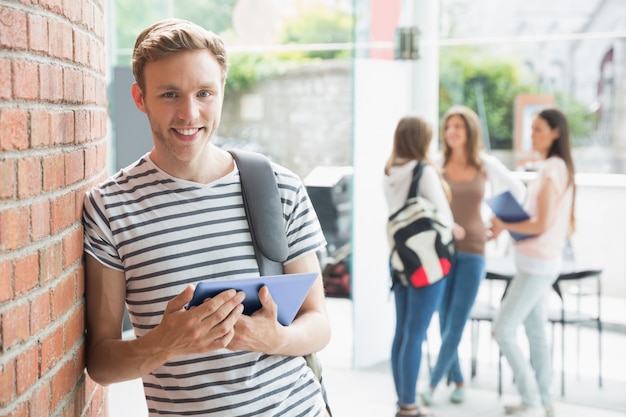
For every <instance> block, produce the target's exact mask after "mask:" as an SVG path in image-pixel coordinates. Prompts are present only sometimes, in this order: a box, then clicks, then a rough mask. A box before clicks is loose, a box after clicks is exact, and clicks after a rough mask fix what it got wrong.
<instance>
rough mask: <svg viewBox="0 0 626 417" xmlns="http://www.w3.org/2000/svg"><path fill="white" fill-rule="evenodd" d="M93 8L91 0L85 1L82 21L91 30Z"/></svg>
mask: <svg viewBox="0 0 626 417" xmlns="http://www.w3.org/2000/svg"><path fill="white" fill-rule="evenodd" d="M93 9H94V5H93V4H92V3H91V2H89V3H87V2H83V16H82V22H83V25H85V27H87V29H89V30H91V29H93Z"/></svg>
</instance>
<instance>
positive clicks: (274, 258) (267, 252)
mask: <svg viewBox="0 0 626 417" xmlns="http://www.w3.org/2000/svg"><path fill="white" fill-rule="evenodd" d="M228 152H230V154H231V155H232V156H233V158H235V162H236V163H237V168H238V169H239V181H241V194H242V198H243V205H244V209H245V211H246V218H247V219H248V227H249V228H250V234H251V235H252V244H253V245H254V253H255V256H256V259H257V263H258V265H259V271H260V273H261V275H278V274H282V273H283V262H284V261H285V260H287V256H288V255H289V249H288V243H287V235H286V234H285V225H284V224H283V207H282V202H281V200H280V192H279V191H278V183H277V182H276V176H275V174H274V169H273V168H272V165H271V164H270V161H269V160H268V159H267V158H266V157H265V155H262V154H260V153H255V152H248V151H242V150H239V149H237V150H230V151H228ZM304 358H305V360H306V362H307V365H308V366H309V367H310V368H311V369H312V370H313V373H315V376H316V377H317V379H318V380H319V382H320V386H321V389H322V397H324V402H325V403H326V410H327V411H328V414H329V415H330V416H331V417H332V412H331V410H330V406H329V404H328V398H327V395H326V388H325V387H324V384H323V382H322V367H321V363H320V362H319V359H318V358H317V355H316V354H315V353H310V354H308V355H306V356H305V357H304Z"/></svg>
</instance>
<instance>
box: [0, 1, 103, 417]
mask: <svg viewBox="0 0 626 417" xmlns="http://www.w3.org/2000/svg"><path fill="white" fill-rule="evenodd" d="M104 36H105V18H104V0H39V1H35V0H21V1H13V0H8V1H3V2H0V416H14V417H17V416H24V417H39V416H64V417H65V416H105V415H106V414H107V407H106V401H105V392H104V390H103V388H101V387H100V386H98V385H96V384H95V383H94V382H93V381H92V380H90V379H89V377H88V376H87V375H86V373H85V371H84V363H85V347H84V343H85V339H84V328H85V317H84V316H85V302H84V297H83V295H84V287H85V285H84V270H83V263H82V235H83V231H82V226H81V222H80V219H81V210H82V198H83V195H84V192H85V190H86V189H87V188H88V187H90V186H91V185H92V184H94V183H96V182H99V181H101V180H102V179H103V178H104V177H105V175H106V169H105V167H106V139H105V135H106V122H107V113H106V112H107V109H106V104H107V103H106V100H107V99H106V84H105V77H104V73H105V59H104Z"/></svg>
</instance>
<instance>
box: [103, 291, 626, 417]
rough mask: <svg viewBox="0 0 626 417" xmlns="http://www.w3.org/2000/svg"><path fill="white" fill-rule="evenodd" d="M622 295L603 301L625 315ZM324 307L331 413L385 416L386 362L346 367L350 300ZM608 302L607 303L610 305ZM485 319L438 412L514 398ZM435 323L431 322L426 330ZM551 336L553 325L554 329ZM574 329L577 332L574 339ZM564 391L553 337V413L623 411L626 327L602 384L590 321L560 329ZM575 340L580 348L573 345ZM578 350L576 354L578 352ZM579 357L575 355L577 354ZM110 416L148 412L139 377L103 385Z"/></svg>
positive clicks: (606, 352) (449, 416) (606, 415)
mask: <svg viewBox="0 0 626 417" xmlns="http://www.w3.org/2000/svg"><path fill="white" fill-rule="evenodd" d="M624 306H626V302H624V303H622V301H618V304H617V305H616V306H615V308H616V309H617V311H612V310H611V307H610V306H609V307H608V308H605V309H604V311H607V313H608V314H611V312H613V313H614V314H617V315H619V316H621V317H622V318H623V319H624V320H626V309H624V308H623V307H624ZM328 309H329V314H330V316H331V319H332V323H333V334H334V335H341V336H340V337H334V338H333V340H332V341H331V343H330V344H329V346H328V347H327V348H326V349H325V350H324V351H323V352H321V354H320V357H321V359H322V361H323V364H324V381H325V385H326V389H327V391H328V394H329V400H330V402H331V405H332V407H333V414H334V417H361V416H363V417H392V416H394V413H395V406H394V403H395V401H396V398H395V393H394V389H393V382H392V378H391V373H390V367H389V363H388V362H384V363H381V364H378V365H376V366H373V367H371V368H368V369H360V370H354V369H351V366H350V364H351V355H352V353H351V349H352V346H351V341H350V336H349V335H350V329H351V326H352V323H351V313H352V306H351V302H350V301H349V300H344V299H329V300H328ZM613 310H614V309H613ZM487 326H488V325H487V324H483V325H481V328H479V338H480V340H479V351H478V366H477V375H476V377H475V378H474V379H473V380H471V381H468V384H467V388H468V389H467V393H466V400H465V402H464V403H463V404H461V405H455V404H451V403H450V402H449V400H448V397H449V394H450V392H451V390H452V388H451V387H446V386H445V385H441V386H440V387H439V389H438V391H437V392H436V393H435V397H434V400H435V403H434V404H433V406H432V407H431V408H432V410H433V411H434V412H435V413H436V414H437V415H440V416H442V417H479V416H480V417H495V416H504V413H503V410H502V406H503V405H504V404H509V403H516V402H518V401H519V397H518V396H517V395H516V390H515V387H514V386H513V383H512V376H511V373H510V370H509V369H508V365H507V364H506V363H505V362H504V363H503V375H502V380H503V394H502V396H499V395H498V391H497V387H498V384H497V381H498V371H497V369H498V368H497V357H498V350H497V346H496V345H495V343H494V342H493V341H492V340H491V337H490V332H489V329H488V327H487ZM432 329H436V326H431V330H432ZM555 334H556V335H557V338H558V335H559V330H558V329H557V330H556V333H555ZM429 335H430V336H431V337H430V340H431V343H430V345H431V349H432V350H433V351H434V352H432V354H433V356H434V355H435V354H436V348H437V346H436V345H437V334H436V332H435V333H432V334H431V333H429ZM579 335H580V339H578V337H579ZM565 336H566V346H567V349H566V357H565V363H566V366H565V367H566V381H565V382H566V391H565V396H563V397H561V396H560V360H559V358H560V356H558V355H560V353H559V352H560V342H558V344H556V345H555V347H556V350H555V353H554V354H555V364H554V369H555V381H554V392H555V400H556V403H555V409H556V415H557V417H583V416H584V417H618V416H621V417H626V353H625V352H626V334H624V333H621V332H614V331H605V332H604V334H603V349H602V354H603V356H602V360H603V364H602V374H603V384H602V387H601V388H599V387H598V347H597V345H598V343H597V340H598V339H597V333H596V331H595V330H594V329H590V328H586V327H583V328H581V329H580V334H578V332H577V330H576V328H572V327H569V328H567V330H566V334H565ZM578 340H580V341H581V343H580V352H579V353H578V354H577V349H576V346H578ZM469 343H470V337H469V326H468V330H467V331H466V333H465V335H464V336H463V340H462V342H461V346H460V352H466V353H467V355H463V354H462V357H461V361H462V362H461V363H462V366H463V367H464V369H463V370H464V372H465V374H466V375H469V367H470V358H469V352H470V345H469ZM577 355H578V357H577ZM578 358H580V360H578ZM427 374H428V367H427V366H426V363H424V364H423V366H422V372H421V374H420V381H419V389H422V388H424V387H425V386H426V384H427V382H428V379H427ZM109 406H110V416H111V417H144V416H146V415H147V412H146V406H145V403H144V400H143V392H142V389H141V384H140V381H138V380H135V381H130V382H126V383H122V384H115V385H112V386H111V387H110V388H109Z"/></svg>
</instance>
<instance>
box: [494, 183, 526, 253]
mask: <svg viewBox="0 0 626 417" xmlns="http://www.w3.org/2000/svg"><path fill="white" fill-rule="evenodd" d="M485 202H486V203H487V205H488V206H489V207H490V208H491V210H492V211H493V214H495V216H496V217H498V218H500V219H502V220H503V221H505V222H507V223H517V222H521V221H524V220H528V219H529V218H530V216H529V215H528V213H526V211H525V210H524V208H523V207H522V206H521V205H520V203H519V202H518V201H517V200H516V199H515V197H513V194H511V192H510V191H505V192H503V193H501V194H498V195H496V196H494V197H491V198H489V199H487V200H485ZM509 234H510V235H511V237H512V238H513V239H514V240H515V241H520V240H524V239H528V238H529V237H533V236H535V235H525V234H521V233H515V232H509Z"/></svg>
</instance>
